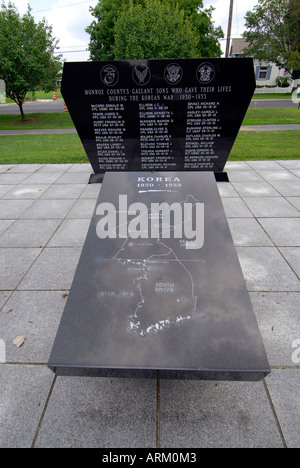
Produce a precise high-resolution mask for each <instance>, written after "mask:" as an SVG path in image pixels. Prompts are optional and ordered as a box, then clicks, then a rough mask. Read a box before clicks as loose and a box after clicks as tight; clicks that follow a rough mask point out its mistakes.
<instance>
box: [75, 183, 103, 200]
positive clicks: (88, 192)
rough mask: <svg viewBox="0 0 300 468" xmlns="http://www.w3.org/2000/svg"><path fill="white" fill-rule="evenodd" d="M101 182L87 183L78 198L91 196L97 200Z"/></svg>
mask: <svg viewBox="0 0 300 468" xmlns="http://www.w3.org/2000/svg"><path fill="white" fill-rule="evenodd" d="M101 185H102V184H89V185H87V186H86V188H85V189H84V191H83V192H82V194H81V195H80V198H92V199H95V200H97V198H98V196H99V192H100V190H101Z"/></svg>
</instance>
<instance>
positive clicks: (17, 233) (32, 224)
mask: <svg viewBox="0 0 300 468" xmlns="http://www.w3.org/2000/svg"><path fill="white" fill-rule="evenodd" d="M60 222H61V221H60V220H59V219H34V220H33V219H20V220H18V221H16V222H15V223H14V224H13V225H12V226H10V227H9V228H8V229H7V230H6V232H5V233H4V234H2V235H1V236H0V247H45V245H46V244H47V242H48V241H49V239H50V238H51V236H52V235H53V234H54V232H55V231H56V229H57V228H58V226H59V224H60Z"/></svg>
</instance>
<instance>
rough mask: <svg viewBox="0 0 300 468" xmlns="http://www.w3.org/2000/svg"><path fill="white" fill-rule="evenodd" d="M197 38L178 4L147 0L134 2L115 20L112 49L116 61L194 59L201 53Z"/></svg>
mask: <svg viewBox="0 0 300 468" xmlns="http://www.w3.org/2000/svg"><path fill="white" fill-rule="evenodd" d="M198 40H199V39H198V33H197V32H196V30H194V29H193V27H192V25H191V23H190V22H189V21H188V20H187V19H184V12H183V10H179V8H178V6H176V7H175V8H172V7H171V6H170V5H169V4H167V3H162V2H161V1H160V0H148V2H147V3H146V4H145V6H142V5H140V4H136V5H134V4H133V2H131V3H130V4H129V7H127V8H125V9H124V10H123V12H122V13H121V14H120V15H119V16H118V18H117V20H116V23H115V45H114V47H113V51H114V56H115V59H117V60H130V59H144V58H153V59H163V58H165V59H168V58H173V57H177V58H192V57H196V56H197V54H198V51H197V45H198Z"/></svg>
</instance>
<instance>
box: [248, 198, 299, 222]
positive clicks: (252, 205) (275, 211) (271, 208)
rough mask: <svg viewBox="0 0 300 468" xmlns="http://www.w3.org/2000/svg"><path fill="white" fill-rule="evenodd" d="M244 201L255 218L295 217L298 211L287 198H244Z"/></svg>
mask: <svg viewBox="0 0 300 468" xmlns="http://www.w3.org/2000/svg"><path fill="white" fill-rule="evenodd" d="M244 202H245V203H246V205H247V206H248V208H249V209H250V210H251V212H252V213H253V214H254V216H255V217H257V218H282V217H284V218H295V217H298V216H300V212H299V211H298V210H297V209H296V208H295V207H294V206H293V205H292V204H291V203H289V202H288V201H287V200H284V199H283V198H278V197H269V198H268V197H263V198H259V197H253V198H244Z"/></svg>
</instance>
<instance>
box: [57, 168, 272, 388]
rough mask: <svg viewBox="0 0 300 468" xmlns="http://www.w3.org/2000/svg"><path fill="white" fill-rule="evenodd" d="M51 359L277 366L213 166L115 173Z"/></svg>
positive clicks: (220, 368) (208, 370)
mask: <svg viewBox="0 0 300 468" xmlns="http://www.w3.org/2000/svg"><path fill="white" fill-rule="evenodd" d="M48 366H49V367H50V368H51V369H52V370H53V371H54V372H55V373H56V374H58V375H99V376H108V377H113V376H124V377H155V376H156V372H157V371H160V376H161V377H162V378H189V379H210V380H253V381H254V380H260V379H262V378H263V377H264V376H266V375H267V374H268V373H269V372H270V369H269V364H268V361H267V357H266V354H265V350H264V346H263V343H262V340H261V336H260V333H259V330H258V326H257V322H256V319H255V316H254V313H253V310H252V305H251V301H250V298H249V294H248V291H247V288H246V285H245V281H244V278H243V274H242V271H241V268H240V264H239V261H238V257H237V254H236V250H235V248H234V245H233V241H232V238H231V234H230V231H229V227H228V224H227V220H226V217H225V213H224V209H223V206H222V202H221V199H220V196H219V192H218V188H217V184H216V182H215V178H214V174H213V173H212V172H210V173H209V172H192V173H185V172H156V173H152V172H127V173H126V172H121V173H117V172H109V173H106V175H105V177H104V182H103V186H102V189H101V192H100V195H99V198H98V201H97V203H96V208H95V211H94V214H93V217H92V220H91V224H90V228H89V231H88V234H87V238H86V241H85V244H84V247H83V251H82V255H81V258H80V260H79V264H78V267H77V271H76V274H75V277H74V281H73V284H72V288H71V290H70V294H69V297H68V300H67V304H66V307H65V310H64V313H63V316H62V320H61V323H60V326H59V329H58V332H57V336H56V339H55V342H54V345H53V349H52V352H51V356H50V359H49V363H48Z"/></svg>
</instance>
